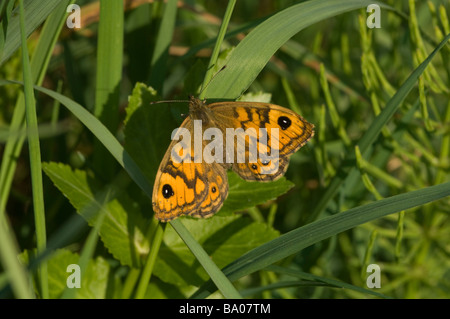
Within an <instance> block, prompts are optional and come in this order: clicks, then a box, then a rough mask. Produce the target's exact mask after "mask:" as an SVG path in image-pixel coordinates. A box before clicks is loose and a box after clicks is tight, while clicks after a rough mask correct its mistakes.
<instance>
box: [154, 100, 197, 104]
mask: <svg viewBox="0 0 450 319" xmlns="http://www.w3.org/2000/svg"><path fill="white" fill-rule="evenodd" d="M159 103H189V101H188V100H166V101H154V102H150V104H159Z"/></svg>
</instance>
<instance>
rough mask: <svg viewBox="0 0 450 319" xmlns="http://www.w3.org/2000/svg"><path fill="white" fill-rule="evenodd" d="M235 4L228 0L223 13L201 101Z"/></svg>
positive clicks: (211, 75) (204, 81)
mask: <svg viewBox="0 0 450 319" xmlns="http://www.w3.org/2000/svg"><path fill="white" fill-rule="evenodd" d="M235 4H236V0H230V1H229V2H228V6H227V9H226V11H225V15H224V17H223V21H222V24H221V25H220V29H219V34H218V35H217V41H216V44H215V46H214V50H213V52H212V54H211V58H210V60H209V64H208V68H207V69H206V74H205V79H204V80H203V86H202V90H201V91H200V95H199V98H200V99H203V98H204V97H205V91H204V90H203V89H204V88H206V87H207V86H208V84H209V82H210V81H211V79H212V77H213V72H214V65H215V64H216V63H217V58H218V57H219V53H220V48H221V47H222V42H223V39H224V37H225V33H226V32H227V28H228V24H229V22H230V19H231V14H232V13H233V9H234V5H235Z"/></svg>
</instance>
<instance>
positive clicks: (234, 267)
mask: <svg viewBox="0 0 450 319" xmlns="http://www.w3.org/2000/svg"><path fill="white" fill-rule="evenodd" d="M449 195H450V182H448V183H445V184H440V185H435V186H430V187H427V188H424V189H420V190H417V191H413V192H409V193H405V194H400V195H396V196H392V197H389V198H385V199H382V200H380V201H376V202H373V203H370V204H367V205H364V206H361V207H355V208H352V209H349V210H347V211H345V212H342V213H340V214H336V215H331V216H328V217H326V218H323V219H321V220H318V221H315V222H313V223H310V224H308V225H305V226H303V227H299V228H297V229H295V230H292V231H290V232H288V233H286V234H283V235H281V236H280V237H278V238H276V239H274V240H272V241H270V242H268V243H266V244H264V245H261V246H259V247H257V248H255V249H253V250H252V251H250V252H248V253H247V254H245V255H243V256H242V257H241V258H239V259H237V260H236V261H234V262H232V263H231V264H230V265H228V266H226V267H225V268H224V269H223V272H224V273H225V274H226V275H227V276H228V278H229V279H230V280H236V279H238V278H241V277H242V276H245V275H248V274H251V273H253V272H255V271H257V270H260V269H262V268H264V267H266V266H269V265H271V264H273V263H275V262H277V261H279V260H281V259H283V258H285V257H287V256H290V255H292V254H295V253H298V252H299V251H301V250H302V249H304V248H306V247H308V246H311V245H313V244H315V243H317V242H319V241H321V240H324V239H326V238H329V237H331V236H334V235H337V234H339V233H341V232H343V231H346V230H348V229H351V228H353V227H356V226H358V225H361V224H364V223H367V222H369V221H371V220H375V219H377V218H381V217H384V216H387V215H389V214H393V213H396V212H399V211H402V210H406V209H409V208H412V207H417V206H421V205H424V204H427V203H429V202H432V201H436V200H440V199H442V198H445V197H446V196H449ZM213 291H214V285H213V284H212V283H211V282H210V281H208V283H206V284H205V285H204V286H202V287H200V289H199V290H198V291H197V292H196V293H195V294H194V295H193V298H206V297H207V296H208V295H209V294H211V293H212V292H213Z"/></svg>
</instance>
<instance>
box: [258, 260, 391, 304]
mask: <svg viewBox="0 0 450 319" xmlns="http://www.w3.org/2000/svg"><path fill="white" fill-rule="evenodd" d="M265 269H266V270H269V271H273V272H277V273H280V274H283V275H288V276H293V277H297V278H300V279H303V280H309V281H312V282H321V283H325V284H327V285H329V286H330V287H336V288H345V289H351V290H354V291H358V292H361V293H363V294H368V295H373V296H375V297H380V298H390V297H389V296H386V295H383V294H380V293H378V292H376V291H373V290H370V289H364V288H361V287H358V286H354V285H350V284H348V283H346V282H342V281H339V280H335V279H329V278H325V277H321V276H316V275H312V274H308V273H305V272H303V271H298V270H294V269H288V268H284V267H280V266H276V265H271V266H269V267H267V268H265Z"/></svg>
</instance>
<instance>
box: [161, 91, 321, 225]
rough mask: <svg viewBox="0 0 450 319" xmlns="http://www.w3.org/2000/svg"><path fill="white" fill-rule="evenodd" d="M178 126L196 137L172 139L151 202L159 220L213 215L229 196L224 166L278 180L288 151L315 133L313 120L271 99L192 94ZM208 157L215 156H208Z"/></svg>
mask: <svg viewBox="0 0 450 319" xmlns="http://www.w3.org/2000/svg"><path fill="white" fill-rule="evenodd" d="M199 125H201V127H200V128H199ZM211 130H212V131H213V132H215V135H214V134H213V135H214V137H213V136H212V135H211V134H209V138H205V136H206V135H208V134H207V133H208V132H211ZM177 132H184V133H189V134H188V135H190V136H191V137H192V136H193V137H194V139H193V140H192V138H191V140H189V138H186V140H185V135H183V139H178V140H177V139H173V140H172V142H171V144H170V146H169V148H168V150H167V151H166V153H165V155H164V158H163V159H162V161H161V164H160V166H159V169H158V172H157V174H156V179H155V183H154V186H153V194H152V205H153V211H154V212H155V218H156V219H158V220H160V221H162V222H168V221H170V220H172V219H174V218H177V217H179V216H183V215H189V216H193V217H200V218H207V217H210V216H212V215H214V214H215V213H216V212H217V211H218V210H219V209H220V208H221V207H222V205H223V202H224V201H225V199H226V198H227V196H228V180H227V170H228V169H232V170H233V171H234V172H236V173H237V174H238V175H239V176H240V177H241V178H242V179H244V180H246V181H260V182H269V181H275V180H277V179H278V178H280V177H281V176H283V175H284V173H285V172H286V170H287V167H288V164H289V157H290V156H291V155H292V154H293V153H294V152H296V151H297V150H298V149H299V148H300V147H302V146H303V145H305V143H306V142H307V141H309V139H311V138H312V137H313V136H314V125H313V124H311V123H309V122H307V121H306V120H305V119H304V118H303V117H301V116H300V115H298V114H297V113H295V112H293V111H291V110H289V109H287V108H284V107H281V106H278V105H275V104H270V103H260V102H217V103H212V104H206V101H205V100H200V99H198V98H195V97H193V96H190V97H189V116H187V117H186V119H185V120H184V121H183V123H182V124H181V126H180V128H179V129H178V130H177ZM230 132H233V134H235V135H234V136H232V142H233V143H223V141H224V138H223V135H226V142H229V141H231V138H230V139H228V136H229V134H228V133H230ZM272 132H273V134H272ZM219 133H221V134H219ZM269 133H270V134H269ZM227 134H228V135H227ZM175 135H177V134H175ZM220 135H222V136H220ZM172 137H174V135H172ZM178 137H179V138H180V137H181V136H178ZM198 139H200V142H199V141H198ZM180 140H181V141H180ZM236 140H237V142H235V141H236ZM212 144H214V146H216V147H215V148H214V147H211V145H212ZM222 144H223V145H222ZM273 145H275V146H273ZM252 146H253V148H252ZM255 147H256V148H255ZM211 149H212V150H211ZM255 149H256V150H257V151H261V150H263V149H264V150H265V152H262V154H266V155H267V154H268V153H270V154H271V155H273V154H276V155H277V156H271V157H268V156H265V157H264V156H260V157H259V158H258V156H254V155H255V154H254V150H255ZM207 150H209V151H210V155H209V157H208V156H205V157H204V158H202V157H201V155H202V152H206V151H207ZM211 157H213V159H215V160H213V161H211Z"/></svg>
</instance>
